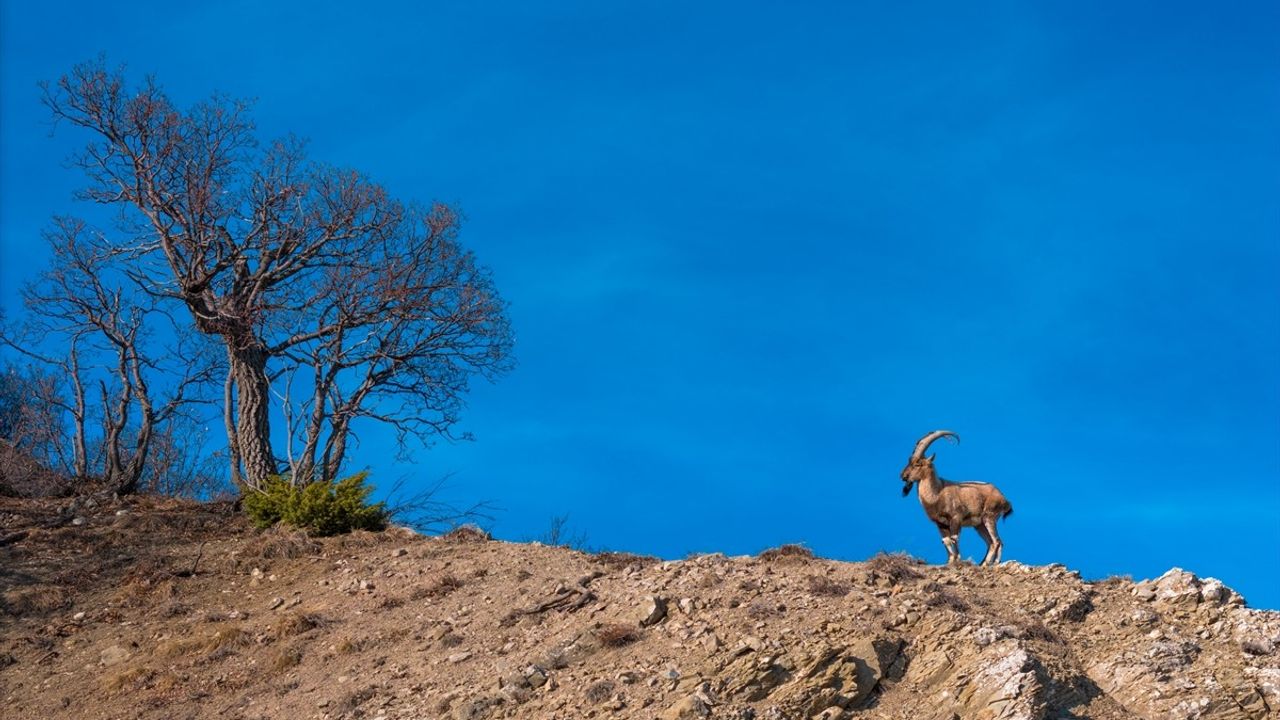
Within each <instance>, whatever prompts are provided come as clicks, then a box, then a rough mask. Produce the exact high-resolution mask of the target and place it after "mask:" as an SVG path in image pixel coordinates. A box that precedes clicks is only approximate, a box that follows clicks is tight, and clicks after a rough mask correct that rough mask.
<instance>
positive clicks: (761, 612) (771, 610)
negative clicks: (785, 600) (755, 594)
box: [747, 598, 782, 620]
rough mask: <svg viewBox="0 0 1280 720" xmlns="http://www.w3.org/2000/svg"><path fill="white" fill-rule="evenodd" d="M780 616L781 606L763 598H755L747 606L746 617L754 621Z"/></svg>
mask: <svg viewBox="0 0 1280 720" xmlns="http://www.w3.org/2000/svg"><path fill="white" fill-rule="evenodd" d="M781 614H782V606H781V605H778V604H777V603H774V602H770V601H769V600H766V599H764V598H756V599H755V600H752V601H751V603H750V604H748V605H747V617H750V618H754V619H756V620H763V619H765V618H771V617H777V616H778V615H781Z"/></svg>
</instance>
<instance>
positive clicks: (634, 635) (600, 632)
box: [595, 623, 640, 648]
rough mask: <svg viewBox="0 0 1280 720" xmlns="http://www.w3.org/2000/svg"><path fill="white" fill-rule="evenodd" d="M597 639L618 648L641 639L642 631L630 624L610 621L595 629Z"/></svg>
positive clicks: (601, 642) (606, 645) (608, 645)
mask: <svg viewBox="0 0 1280 720" xmlns="http://www.w3.org/2000/svg"><path fill="white" fill-rule="evenodd" d="M595 636H596V639H597V640H599V641H600V644H601V645H604V646H605V647H611V648H618V647H623V646H625V645H630V644H631V643H633V642H635V641H637V640H639V639H640V631H638V630H636V629H635V628H633V627H631V626H630V625H623V624H621V623H609V624H607V625H601V626H600V627H598V628H596V630H595Z"/></svg>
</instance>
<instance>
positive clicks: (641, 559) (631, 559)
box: [592, 552, 662, 570]
mask: <svg viewBox="0 0 1280 720" xmlns="http://www.w3.org/2000/svg"><path fill="white" fill-rule="evenodd" d="M592 559H593V560H595V561H596V562H597V563H599V564H601V565H603V566H605V567H607V568H611V569H614V570H617V569H621V568H628V567H642V568H643V567H647V566H649V565H656V564H658V563H660V562H662V559H661V558H656V557H654V556H652V555H636V554H634V553H628V552H602V553H596V554H595V555H594V556H592Z"/></svg>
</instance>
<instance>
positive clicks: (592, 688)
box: [586, 680, 615, 705]
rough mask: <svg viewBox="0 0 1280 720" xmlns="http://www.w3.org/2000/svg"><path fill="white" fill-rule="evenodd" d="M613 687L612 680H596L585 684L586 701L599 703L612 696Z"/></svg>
mask: <svg viewBox="0 0 1280 720" xmlns="http://www.w3.org/2000/svg"><path fill="white" fill-rule="evenodd" d="M614 687H615V685H614V684H613V681H612V680H597V681H595V682H593V683H591V684H590V685H588V686H587V693H586V695H587V702H590V703H592V704H595V705H599V704H600V703H602V702H604V701H605V700H608V699H609V698H610V697H612V696H613V690H614Z"/></svg>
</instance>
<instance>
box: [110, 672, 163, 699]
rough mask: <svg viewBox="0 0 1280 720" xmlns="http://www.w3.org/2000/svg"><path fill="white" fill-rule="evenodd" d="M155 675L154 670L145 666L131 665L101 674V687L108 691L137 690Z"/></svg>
mask: <svg viewBox="0 0 1280 720" xmlns="http://www.w3.org/2000/svg"><path fill="white" fill-rule="evenodd" d="M155 677H156V671H155V670H152V669H151V668H146V667H131V668H125V669H123V670H119V671H117V672H113V673H110V674H108V675H105V676H103V678H102V680H101V684H102V689H103V690H106V691H107V692H109V693H116V692H120V691H122V690H129V691H137V690H142V689H144V688H146V687H147V686H148V685H150V684H151V681H152V680H154V679H155Z"/></svg>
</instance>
